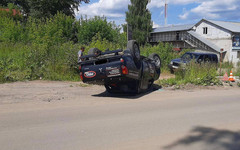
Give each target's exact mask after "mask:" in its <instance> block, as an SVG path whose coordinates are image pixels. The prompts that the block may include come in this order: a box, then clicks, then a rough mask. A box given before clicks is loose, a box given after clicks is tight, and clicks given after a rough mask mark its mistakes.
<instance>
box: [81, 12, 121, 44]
mask: <svg viewBox="0 0 240 150" xmlns="http://www.w3.org/2000/svg"><path fill="white" fill-rule="evenodd" d="M77 29H78V34H77V36H78V42H79V43H81V44H89V43H90V42H91V41H92V38H93V37H95V36H96V35H97V34H98V36H100V37H101V39H106V40H107V41H110V42H114V43H118V41H119V40H121V36H120V27H118V26H117V25H116V24H115V23H114V22H107V19H106V18H105V17H98V16H96V17H94V18H91V19H87V18H85V19H84V18H83V17H81V18H80V20H79V22H77Z"/></svg>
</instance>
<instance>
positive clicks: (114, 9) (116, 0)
mask: <svg viewBox="0 0 240 150" xmlns="http://www.w3.org/2000/svg"><path fill="white" fill-rule="evenodd" d="M167 1H168V19H167V20H168V21H167V22H168V25H173V24H174V25H177V24H192V23H196V22H198V21H199V20H201V19H202V18H205V19H212V20H221V21H234V22H240V0H167ZM164 3H165V0H151V2H150V3H149V4H148V9H149V10H150V11H151V13H152V21H153V24H154V27H158V26H163V25H164ZM128 4H130V0H90V3H89V4H84V3H83V4H82V5H81V6H80V7H79V11H78V12H76V16H77V17H80V16H81V15H87V16H88V17H93V16H105V17H107V19H108V20H109V21H114V22H115V23H116V24H117V25H121V24H124V23H125V12H126V11H127V10H128Z"/></svg>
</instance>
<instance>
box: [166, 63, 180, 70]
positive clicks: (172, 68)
mask: <svg viewBox="0 0 240 150" xmlns="http://www.w3.org/2000/svg"><path fill="white" fill-rule="evenodd" d="M168 68H169V69H171V70H178V69H179V68H180V67H179V66H174V65H172V64H169V65H168Z"/></svg>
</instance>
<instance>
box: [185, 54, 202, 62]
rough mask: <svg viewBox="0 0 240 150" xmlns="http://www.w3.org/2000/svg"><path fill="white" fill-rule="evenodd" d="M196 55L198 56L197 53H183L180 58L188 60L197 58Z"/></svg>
mask: <svg viewBox="0 0 240 150" xmlns="http://www.w3.org/2000/svg"><path fill="white" fill-rule="evenodd" d="M198 57H199V55H197V54H191V53H185V54H184V55H183V56H182V59H183V60H188V61H190V60H191V59H198Z"/></svg>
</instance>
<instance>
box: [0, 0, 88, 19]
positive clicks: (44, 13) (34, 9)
mask: <svg viewBox="0 0 240 150" xmlns="http://www.w3.org/2000/svg"><path fill="white" fill-rule="evenodd" d="M89 1H90V0H3V1H2V2H0V5H3V6H6V5H7V3H14V4H15V5H17V6H19V7H20V8H21V10H22V11H23V13H24V14H26V15H27V16H32V17H34V18H42V17H50V16H53V15H55V14H57V12H62V13H64V14H66V15H68V16H74V10H78V6H79V5H80V4H81V3H82V2H85V3H88V2H89Z"/></svg>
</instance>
